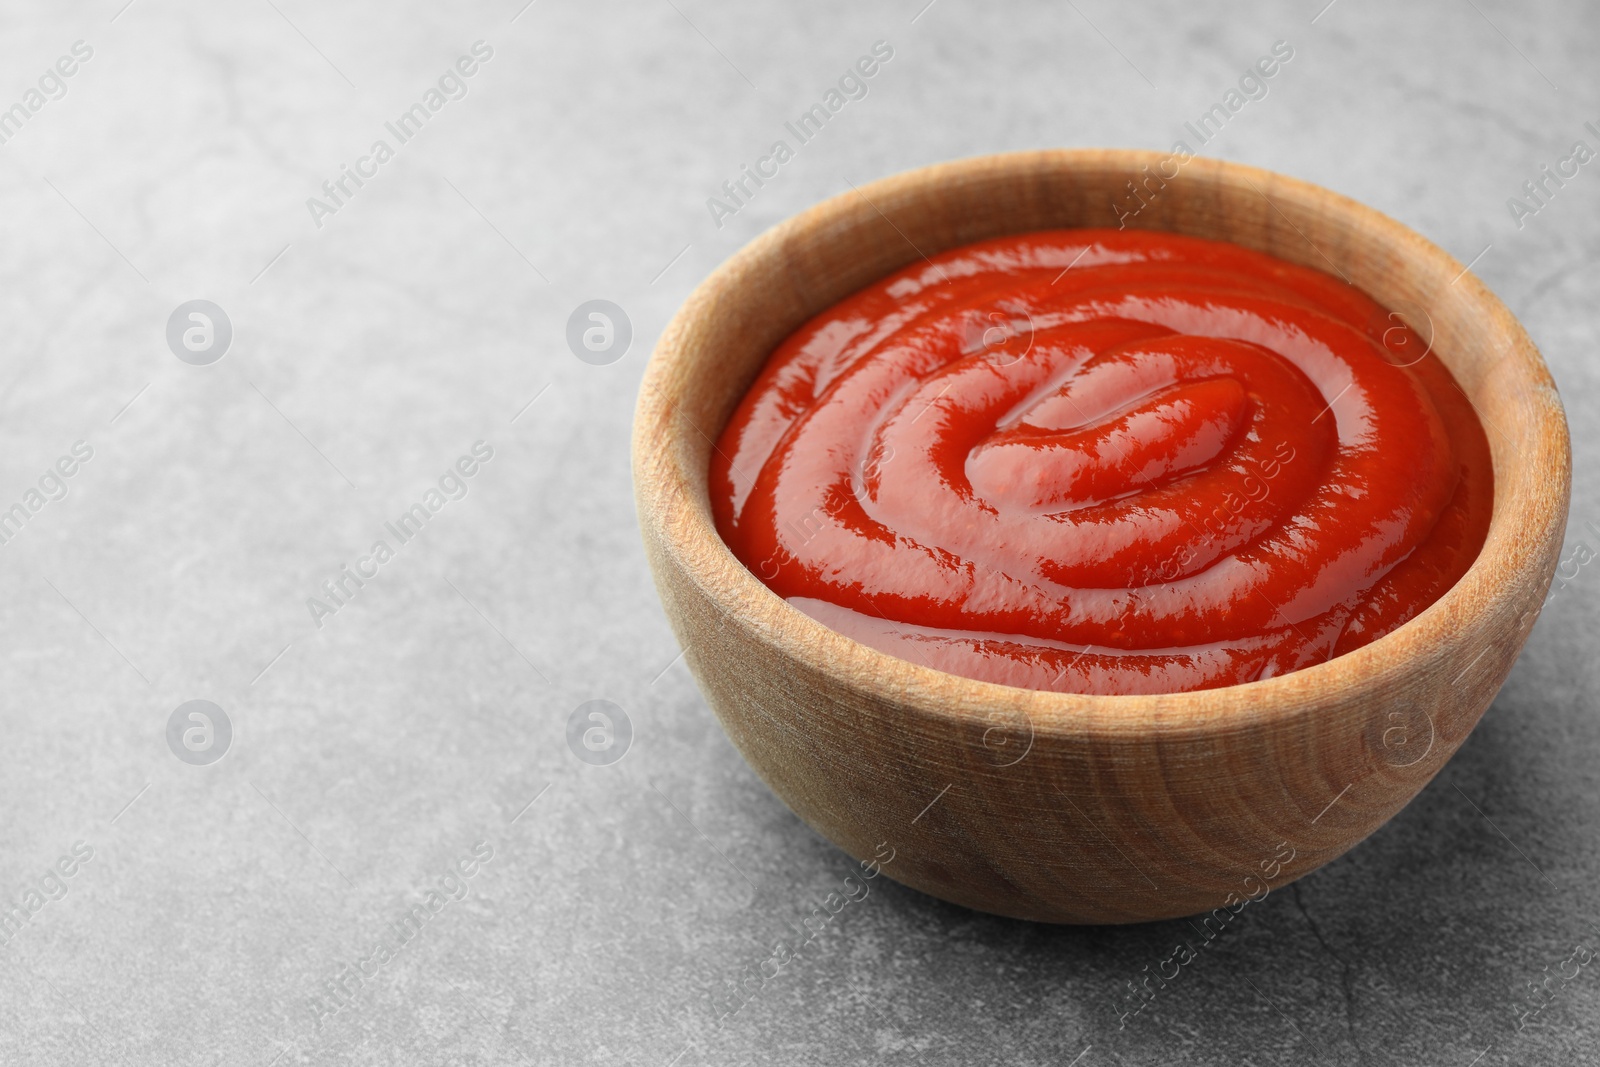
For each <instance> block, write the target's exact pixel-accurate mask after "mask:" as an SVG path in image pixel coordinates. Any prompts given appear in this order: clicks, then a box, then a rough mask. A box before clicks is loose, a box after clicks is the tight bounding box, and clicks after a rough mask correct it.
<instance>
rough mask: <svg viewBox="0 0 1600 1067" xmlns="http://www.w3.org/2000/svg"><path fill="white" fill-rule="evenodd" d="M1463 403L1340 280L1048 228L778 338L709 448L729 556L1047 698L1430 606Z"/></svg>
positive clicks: (915, 647) (1461, 523)
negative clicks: (780, 340)
mask: <svg viewBox="0 0 1600 1067" xmlns="http://www.w3.org/2000/svg"><path fill="white" fill-rule="evenodd" d="M1493 496H1494V485H1493V472H1492V468H1491V466H1490V459H1489V447H1488V442H1487V440H1486V439H1485V437H1484V432H1483V429H1482V427H1481V426H1480V424H1479V422H1478V420H1477V417H1476V415H1475V413H1474V412H1473V410H1472V406H1471V404H1470V403H1469V401H1468V400H1467V398H1466V396H1465V395H1464V394H1463V393H1462V392H1461V390H1460V389H1459V388H1458V387H1457V386H1456V384H1455V382H1454V380H1453V379H1452V378H1451V377H1450V373H1449V371H1447V370H1446V369H1445V367H1444V365H1443V364H1442V363H1440V362H1439V360H1438V358H1437V357H1435V356H1434V355H1432V354H1431V353H1429V352H1428V351H1427V345H1426V344H1425V343H1424V342H1423V340H1422V339H1421V338H1420V337H1419V336H1418V335H1417V334H1415V333H1414V332H1412V330H1410V329H1409V328H1408V327H1406V326H1405V325H1404V324H1403V323H1401V322H1400V319H1399V316H1398V315H1392V314H1390V313H1388V312H1387V311H1386V310H1385V309H1384V308H1382V307H1380V306H1379V305H1378V304H1377V303H1375V302H1374V301H1373V300H1372V298H1371V297H1369V296H1367V295H1366V294H1365V293H1363V292H1361V291H1360V290H1359V289H1356V288H1355V287H1354V286H1352V285H1349V284H1347V283H1345V282H1343V281H1341V280H1339V279H1338V278H1334V277H1332V276H1330V275H1327V274H1323V273H1321V272H1319V271H1315V270H1310V269H1308V268H1305V267H1300V266H1295V265H1294V264H1291V263H1286V262H1283V261H1281V260H1278V259H1274V258H1272V257H1271V256H1267V255H1264V254H1262V253H1259V252H1252V251H1249V250H1247V249H1244V248H1240V247H1238V246H1235V245H1231V244H1225V243H1222V242H1218V241H1207V240H1201V239H1198V238H1192V237H1178V236H1173V235H1170V234H1158V233H1145V232H1138V231H1119V230H1056V231H1048V232H1042V233H1030V234H1023V235H1020V236H1016V237H1005V238H999V239H997V240H992V241H985V242H983V243H981V244H975V245H969V246H967V247H965V248H958V249H955V250H954V251H951V252H946V253H944V254H943V255H940V256H938V257H936V258H934V259H932V260H926V261H923V262H920V263H917V264H916V265H914V266H912V267H908V268H907V269H905V270H902V271H900V272H899V273H898V274H895V275H893V276H891V277H889V278H885V279H884V280H883V281H880V282H878V283H877V284H875V285H872V286H870V287H869V288H867V289H864V290H862V291H861V292H858V293H856V294H855V295H854V296H851V297H849V298H848V299H846V300H844V301H842V302H840V303H839V304H837V305H835V306H834V307H832V308H830V309H829V310H827V311H825V312H823V313H822V314H820V315H818V316H817V317H815V318H814V319H812V320H811V321H810V322H808V323H806V324H805V325H804V326H803V327H801V328H800V329H799V330H798V331H797V332H796V333H795V334H793V335H792V336H791V337H789V338H788V339H787V340H786V341H784V342H783V344H781V345H780V346H779V347H778V349H777V350H776V351H775V352H774V353H773V354H772V357H771V358H770V359H769V360H768V361H767V364H766V366H765V368H763V370H762V371H761V373H760V375H759V376H758V377H757V378H756V380H755V383H754V384H753V385H752V386H751V387H750V391H749V392H748V393H747V394H746V396H745V397H744V400H743V401H742V402H741V403H740V405H739V407H738V409H737V410H736V411H735V412H734V415H733V418H732V420H731V421H730V422H729V424H728V427H727V429H725V430H724V431H723V433H722V436H721V438H720V439H719V440H718V442H717V447H716V449H715V450H714V453H713V456H712V460H711V503H712V508H713V512H714V515H715V518H716V523H717V528H718V529H719V530H720V531H721V534H722V536H723V538H724V539H725V540H726V542H727V544H728V546H729V547H730V548H731V549H732V550H733V552H734V554H735V555H736V556H737V557H738V558H739V559H740V560H741V561H742V562H743V563H744V564H745V566H747V567H749V568H750V570H751V571H753V572H754V573H755V574H756V575H758V576H759V577H760V579H761V580H762V581H763V582H765V583H766V584H767V586H769V587H770V588H771V589H772V590H773V591H774V592H775V593H777V594H778V595H779V596H781V597H784V598H785V599H786V600H788V602H789V603H790V604H792V605H793V606H794V607H796V608H798V609H799V610H801V611H803V612H805V613H806V614H807V615H810V616H811V617H812V618H814V619H816V620H818V621H819V622H822V623H824V624H825V625H827V626H829V627H831V628H832V629H834V630H836V631H838V632H840V633H842V634H845V635H847V636H849V637H851V638H853V639H855V640H856V641H859V642H861V643H862V644H865V645H870V646H871V647H873V648H876V649H880V650H881V651H883V652H886V653H889V654H890V655H893V656H897V657H899V658H901V659H905V660H908V661H910V662H913V663H920V664H923V665H925V666H929V667H933V668H936V669H938V670H942V671H947V672H949V673H951V674H959V675H964V676H966V677H969V678H976V679H980V680H983V681H990V682H1000V683H1003V684H1006V685H1014V686H1022V687H1026V688H1033V689H1050V690H1057V691H1060V692H1071V693H1104V694H1117V693H1170V692H1180V691H1186V690H1195V689H1210V688H1214V687H1217V686H1224V685H1234V684H1237V683H1240V682H1249V681H1254V680H1256V679H1260V678H1268V677H1272V676H1274V675H1279V674H1284V673H1286V672H1288V671H1293V670H1298V669H1300V668H1302V667H1307V666H1310V665H1312V664H1315V663H1321V662H1323V661H1324V660H1327V659H1330V658H1332V657H1334V656H1337V655H1340V654H1342V653H1345V652H1348V651H1350V650H1352V649H1355V648H1359V647H1361V646H1362V645H1365V644H1367V643H1368V642H1370V641H1374V640H1376V639H1377V638H1379V637H1381V636H1383V635H1384V634H1386V633H1388V632H1389V631H1390V630H1393V629H1394V628H1395V627H1397V626H1399V625H1400V624H1401V623H1404V622H1405V621H1406V620H1408V619H1410V618H1412V617H1413V616H1415V615H1416V614H1417V613H1418V612H1420V611H1422V610H1423V609H1424V608H1426V607H1427V606H1428V605H1429V604H1431V603H1432V602H1433V601H1435V600H1437V599H1438V598H1439V597H1440V596H1441V595H1443V594H1444V592H1445V591H1446V590H1447V589H1449V588H1450V586H1451V585H1452V584H1453V583H1454V582H1455V581H1456V579H1458V578H1460V577H1461V575H1462V574H1464V573H1465V572H1466V570H1467V568H1468V567H1469V566H1470V565H1471V563H1472V561H1473V559H1474V558H1476V556H1477V554H1478V550H1479V548H1481V547H1482V545H1483V540H1484V537H1485V535H1486V534H1487V532H1488V528H1489V515H1490V509H1491V507H1492V504H1493Z"/></svg>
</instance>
